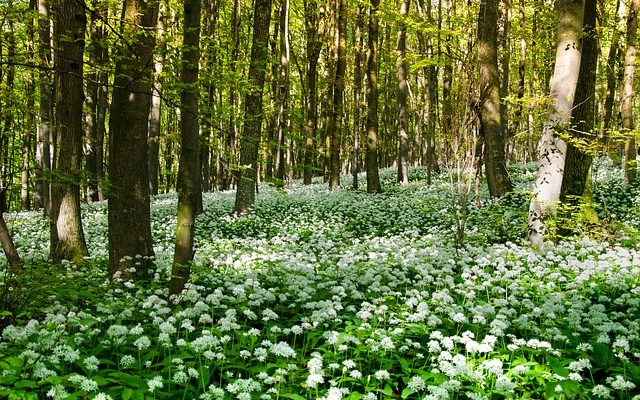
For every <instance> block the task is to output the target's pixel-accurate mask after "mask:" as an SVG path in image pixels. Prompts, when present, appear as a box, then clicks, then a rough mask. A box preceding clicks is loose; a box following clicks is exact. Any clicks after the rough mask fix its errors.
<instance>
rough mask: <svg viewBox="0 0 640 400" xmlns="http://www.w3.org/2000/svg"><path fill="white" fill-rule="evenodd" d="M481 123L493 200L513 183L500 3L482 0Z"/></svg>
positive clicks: (479, 44)
mask: <svg viewBox="0 0 640 400" xmlns="http://www.w3.org/2000/svg"><path fill="white" fill-rule="evenodd" d="M478 65H479V69H480V76H479V79H478V83H479V85H480V99H479V100H480V101H479V103H480V124H481V126H482V129H481V131H482V132H483V133H484V148H485V150H484V156H485V157H484V158H485V171H486V176H487V185H488V186H489V193H490V194H491V196H493V197H501V196H504V195H505V194H506V193H507V192H509V191H511V188H512V184H511V179H510V178H509V174H508V172H507V166H506V160H505V150H504V145H505V131H504V124H503V123H502V112H501V108H502V104H500V77H499V72H498V0H482V1H481V2H480V12H479V15H478Z"/></svg>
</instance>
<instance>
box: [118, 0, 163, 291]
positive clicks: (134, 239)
mask: <svg viewBox="0 0 640 400" xmlns="http://www.w3.org/2000/svg"><path fill="white" fill-rule="evenodd" d="M157 19H158V5H157V2H155V1H151V0H124V4H123V8H122V22H123V23H122V35H123V36H124V37H126V38H129V39H130V40H131V44H130V45H129V46H120V47H119V48H118V49H117V54H116V69H115V77H114V88H113V98H112V102H111V110H110V114H109V134H110V146H109V147H110V151H109V177H110V180H111V187H110V188H109V192H108V195H107V197H108V200H109V203H108V204H109V218H108V222H109V273H110V276H112V277H114V276H115V274H116V273H119V276H120V277H121V278H124V279H127V278H128V277H130V275H131V273H132V270H131V268H132V267H135V268H136V269H138V268H142V269H146V267H147V266H148V264H149V263H150V261H149V258H150V257H152V256H153V254H154V253H153V241H152V238H151V217H150V205H149V201H150V197H149V170H148V154H149V153H148V124H149V108H150V104H151V95H152V93H151V78H152V69H153V60H152V54H153V49H154V47H155V41H156V38H155V34H149V31H153V30H154V29H155V28H156V24H157Z"/></svg>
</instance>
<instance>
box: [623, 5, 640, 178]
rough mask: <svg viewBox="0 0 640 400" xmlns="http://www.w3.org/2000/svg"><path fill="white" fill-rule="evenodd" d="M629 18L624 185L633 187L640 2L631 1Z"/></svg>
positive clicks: (625, 62)
mask: <svg viewBox="0 0 640 400" xmlns="http://www.w3.org/2000/svg"><path fill="white" fill-rule="evenodd" d="M630 3H631V4H630V7H629V17H628V18H627V52H626V54H625V57H624V78H623V83H622V85H623V86H622V104H621V107H620V115H621V116H622V131H623V133H625V134H627V135H628V137H627V138H626V141H625V144H624V161H625V162H624V183H625V184H626V185H632V184H633V183H634V182H635V180H636V155H637V148H636V140H635V137H634V133H633V132H632V131H633V130H634V128H635V125H634V121H633V100H634V98H633V97H634V96H633V80H634V77H635V72H636V53H637V49H636V41H637V39H636V33H637V31H638V10H640V0H631V2H630Z"/></svg>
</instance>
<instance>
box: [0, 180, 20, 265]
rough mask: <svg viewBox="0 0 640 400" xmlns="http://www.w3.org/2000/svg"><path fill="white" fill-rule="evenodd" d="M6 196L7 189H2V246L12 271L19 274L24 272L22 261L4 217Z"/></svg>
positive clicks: (0, 204)
mask: <svg viewBox="0 0 640 400" xmlns="http://www.w3.org/2000/svg"><path fill="white" fill-rule="evenodd" d="M6 194H7V188H5V187H0V244H1V245H2V250H3V251H4V255H5V256H6V257H7V261H8V262H9V266H10V267H11V270H12V271H13V272H14V273H16V274H17V273H20V272H22V271H23V268H22V260H21V259H20V255H19V254H18V251H17V250H16V246H15V244H14V243H13V238H12V237H11V233H10V232H9V228H8V227H7V223H6V222H5V220H4V216H3V214H4V211H5V210H6V208H7V197H6Z"/></svg>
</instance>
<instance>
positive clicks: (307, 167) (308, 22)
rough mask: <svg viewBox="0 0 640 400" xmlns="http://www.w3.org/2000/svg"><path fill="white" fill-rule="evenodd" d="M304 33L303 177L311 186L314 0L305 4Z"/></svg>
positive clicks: (317, 45)
mask: <svg viewBox="0 0 640 400" xmlns="http://www.w3.org/2000/svg"><path fill="white" fill-rule="evenodd" d="M304 12H305V33H306V39H307V43H306V47H307V48H306V53H307V90H306V91H305V96H306V101H305V103H306V110H305V114H306V123H305V146H304V176H303V182H304V184H305V185H309V184H311V178H312V177H313V171H314V166H315V154H314V153H315V141H316V132H317V129H318V115H317V113H318V107H317V100H318V94H317V89H316V87H317V82H318V58H319V57H320V50H321V49H322V41H321V37H320V31H321V29H320V21H319V20H320V18H319V10H318V3H317V2H316V1H315V0H307V1H306V2H305V11H304Z"/></svg>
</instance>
